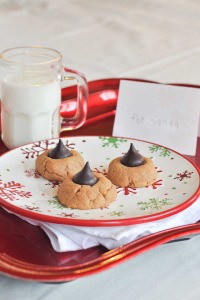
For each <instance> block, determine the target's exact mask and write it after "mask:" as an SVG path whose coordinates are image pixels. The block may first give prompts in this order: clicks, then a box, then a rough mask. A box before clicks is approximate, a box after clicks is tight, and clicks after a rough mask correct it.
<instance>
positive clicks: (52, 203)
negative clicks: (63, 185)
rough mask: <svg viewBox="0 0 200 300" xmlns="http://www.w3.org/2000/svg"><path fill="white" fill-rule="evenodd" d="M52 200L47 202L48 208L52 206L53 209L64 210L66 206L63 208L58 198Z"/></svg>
mask: <svg viewBox="0 0 200 300" xmlns="http://www.w3.org/2000/svg"><path fill="white" fill-rule="evenodd" d="M53 198H54V199H52V200H48V204H49V205H50V206H52V207H53V208H57V209H64V208H66V206H64V205H62V204H61V203H60V201H59V200H58V196H54V197H53Z"/></svg>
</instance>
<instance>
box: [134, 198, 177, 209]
mask: <svg viewBox="0 0 200 300" xmlns="http://www.w3.org/2000/svg"><path fill="white" fill-rule="evenodd" d="M173 204H174V202H173V199H170V198H164V199H159V198H150V199H149V201H140V202H138V206H139V209H140V210H148V209H152V210H161V209H162V208H163V207H164V206H171V205H173Z"/></svg>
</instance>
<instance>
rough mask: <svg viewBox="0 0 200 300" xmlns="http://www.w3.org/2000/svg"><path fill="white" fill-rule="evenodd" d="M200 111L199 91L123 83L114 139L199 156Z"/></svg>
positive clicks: (152, 84)
mask: <svg viewBox="0 0 200 300" xmlns="http://www.w3.org/2000/svg"><path fill="white" fill-rule="evenodd" d="M199 111H200V90H199V89H195V88H188V87H179V86H170V85H164V84H154V83H144V82H135V81H128V80H121V82H120V88H119V95H118V102H117V111H116V117H115V122H114V127H113V136H121V137H130V138H135V139H140V140H144V141H149V142H152V143H156V144H160V145H162V146H165V147H168V148H171V149H173V150H175V151H178V152H179V153H182V154H185V155H195V153H196V143H197V135H198V125H199Z"/></svg>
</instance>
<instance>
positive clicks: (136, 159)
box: [121, 143, 145, 167]
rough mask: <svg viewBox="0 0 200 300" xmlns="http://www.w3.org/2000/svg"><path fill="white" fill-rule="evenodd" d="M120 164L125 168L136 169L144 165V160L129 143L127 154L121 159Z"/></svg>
mask: <svg viewBox="0 0 200 300" xmlns="http://www.w3.org/2000/svg"><path fill="white" fill-rule="evenodd" d="M121 163H122V164H123V165H125V166H127V167H137V166H141V165H144V164H145V160H144V158H143V157H142V155H140V154H139V153H138V152H137V151H136V149H135V147H134V146H133V144H132V143H131V145H130V148H129V150H128V152H127V153H126V154H125V155H124V156H123V157H122V158H121Z"/></svg>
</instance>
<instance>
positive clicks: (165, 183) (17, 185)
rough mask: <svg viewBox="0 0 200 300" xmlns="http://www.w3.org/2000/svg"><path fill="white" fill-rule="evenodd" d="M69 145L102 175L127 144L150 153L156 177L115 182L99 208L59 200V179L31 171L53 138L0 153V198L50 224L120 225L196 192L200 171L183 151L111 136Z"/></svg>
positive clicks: (171, 210)
mask: <svg viewBox="0 0 200 300" xmlns="http://www.w3.org/2000/svg"><path fill="white" fill-rule="evenodd" d="M62 140H63V143H64V144H65V145H66V146H67V147H68V149H69V150H71V149H76V150H77V151H79V152H80V153H81V154H82V156H83V158H84V160H85V162H86V161H89V163H90V167H91V169H92V170H93V171H97V172H100V173H103V174H104V175H106V173H107V170H108V165H109V163H110V161H111V160H112V159H114V158H116V157H118V156H122V155H123V154H124V153H125V152H127V151H128V149H129V146H130V143H131V142H133V144H134V146H135V148H136V149H137V150H138V151H139V152H140V154H142V155H143V156H147V157H150V158H151V159H152V160H153V162H154V165H155V167H156V170H157V172H158V178H157V181H156V182H155V183H154V184H153V185H151V186H148V187H143V188H122V187H118V186H117V187H116V188H117V192H118V196H117V200H116V201H114V202H113V203H111V204H110V205H109V206H108V207H106V208H103V209H91V210H78V209H70V208H67V207H65V206H63V205H61V204H60V202H59V201H58V199H57V190H58V187H59V183H58V182H51V181H48V180H46V179H44V178H42V177H41V176H40V175H38V174H37V173H36V172H35V160H36V158H37V156H38V155H39V154H41V153H42V152H44V151H45V150H47V149H50V148H54V147H55V146H56V144H57V142H58V139H52V140H47V141H40V142H36V143H32V144H28V145H25V146H22V147H19V148H16V149H14V150H11V151H9V152H7V153H5V154H4V155H2V156H1V157H0V166H1V168H0V203H1V205H2V206H4V207H5V208H7V209H9V210H11V211H12V212H14V213H17V214H19V215H22V216H26V217H29V218H32V219H36V220H40V221H46V222H51V223H60V224H71V225H79V226H117V225H118V226H119V225H130V224H137V223H143V222H148V221H153V220H158V219H161V218H164V217H168V216H170V215H173V214H175V213H178V212H179V211H182V210H183V209H185V208H187V207H188V206H189V205H191V204H192V203H193V202H194V201H195V200H196V199H197V197H198V195H199V189H200V188H199V170H198V168H197V167H196V166H195V165H194V164H193V163H192V162H190V161H189V160H188V159H187V158H185V157H184V156H182V155H180V154H178V153H176V152H174V151H172V150H170V149H167V148H165V147H162V146H159V145H155V144H152V143H148V142H144V141H139V140H133V139H125V138H115V137H96V136H94V137H88V136H81V137H67V138H63V139H62Z"/></svg>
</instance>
